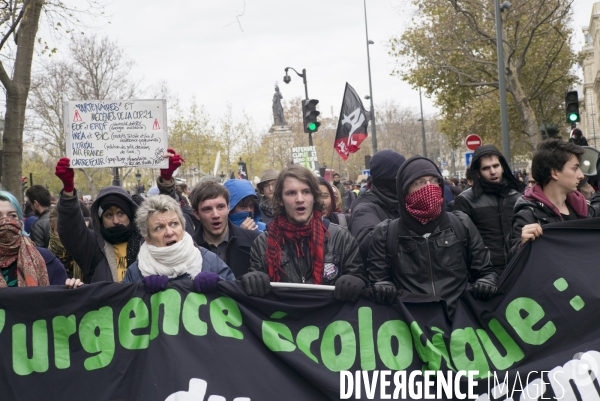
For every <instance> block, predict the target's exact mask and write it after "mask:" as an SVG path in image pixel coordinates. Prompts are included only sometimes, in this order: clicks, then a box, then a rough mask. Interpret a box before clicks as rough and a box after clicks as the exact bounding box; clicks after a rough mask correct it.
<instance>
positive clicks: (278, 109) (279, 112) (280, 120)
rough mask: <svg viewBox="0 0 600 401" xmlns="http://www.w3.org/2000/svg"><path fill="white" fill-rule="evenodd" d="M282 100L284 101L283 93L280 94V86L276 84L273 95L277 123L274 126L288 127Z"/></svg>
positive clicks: (274, 116)
mask: <svg viewBox="0 0 600 401" xmlns="http://www.w3.org/2000/svg"><path fill="white" fill-rule="evenodd" d="M281 99H283V96H282V95H281V92H279V86H278V85H277V84H275V94H274V95H273V119H274V121H275V123H274V124H273V125H278V126H285V125H287V122H286V121H285V117H284V116H283V106H282V105H281Z"/></svg>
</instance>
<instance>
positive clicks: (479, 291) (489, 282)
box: [473, 273, 498, 300]
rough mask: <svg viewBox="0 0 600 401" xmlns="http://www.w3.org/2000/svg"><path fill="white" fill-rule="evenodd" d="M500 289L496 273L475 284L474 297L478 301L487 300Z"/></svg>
mask: <svg viewBox="0 0 600 401" xmlns="http://www.w3.org/2000/svg"><path fill="white" fill-rule="evenodd" d="M497 289H498V275H497V274H496V273H493V274H489V275H487V276H485V277H481V278H480V279H478V280H477V281H475V284H473V296H474V297H475V298H477V299H483V300H487V299H490V298H491V297H492V295H494V294H495V293H496V290H497Z"/></svg>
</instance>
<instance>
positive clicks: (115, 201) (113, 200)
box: [98, 194, 134, 221]
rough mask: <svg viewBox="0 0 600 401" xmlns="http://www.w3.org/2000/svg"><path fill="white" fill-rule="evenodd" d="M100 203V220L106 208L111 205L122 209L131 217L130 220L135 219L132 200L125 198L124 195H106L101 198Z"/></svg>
mask: <svg viewBox="0 0 600 401" xmlns="http://www.w3.org/2000/svg"><path fill="white" fill-rule="evenodd" d="M99 203H100V204H99V205H98V217H99V218H100V220H102V215H103V214H104V212H105V211H106V209H108V208H110V207H111V206H116V207H118V208H119V209H121V210H122V211H123V212H124V213H125V214H126V215H127V217H129V220H130V221H133V218H134V215H133V209H132V207H131V206H132V205H131V202H129V200H127V199H125V198H123V197H122V196H120V195H117V194H110V195H106V196H105V197H103V198H102V199H101V200H100V202H99Z"/></svg>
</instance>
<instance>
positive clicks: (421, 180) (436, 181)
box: [412, 177, 442, 188]
mask: <svg viewBox="0 0 600 401" xmlns="http://www.w3.org/2000/svg"><path fill="white" fill-rule="evenodd" d="M428 183H429V184H433V185H440V184H441V183H442V180H441V179H439V178H437V177H433V178H431V179H429V180H426V179H425V178H419V179H418V180H414V181H413V183H412V185H413V187H415V188H421V187H424V186H425V185H427V184H428Z"/></svg>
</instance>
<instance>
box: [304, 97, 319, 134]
mask: <svg viewBox="0 0 600 401" xmlns="http://www.w3.org/2000/svg"><path fill="white" fill-rule="evenodd" d="M318 103H319V101H318V100H317V99H305V100H303V101H302V122H303V123H304V132H306V133H307V134H312V133H313V132H317V131H318V130H319V126H320V125H321V123H320V122H318V121H317V117H318V116H319V114H321V112H320V111H318V110H317V104H318Z"/></svg>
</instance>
